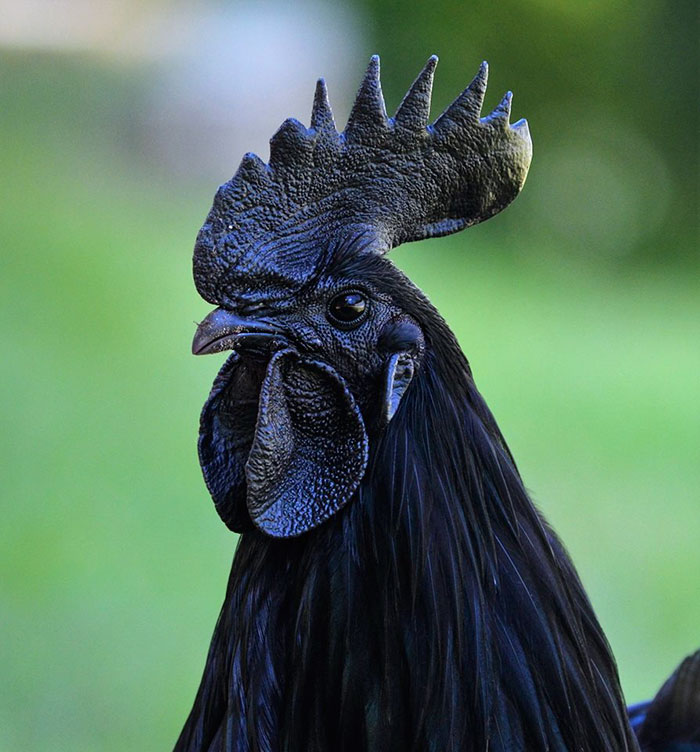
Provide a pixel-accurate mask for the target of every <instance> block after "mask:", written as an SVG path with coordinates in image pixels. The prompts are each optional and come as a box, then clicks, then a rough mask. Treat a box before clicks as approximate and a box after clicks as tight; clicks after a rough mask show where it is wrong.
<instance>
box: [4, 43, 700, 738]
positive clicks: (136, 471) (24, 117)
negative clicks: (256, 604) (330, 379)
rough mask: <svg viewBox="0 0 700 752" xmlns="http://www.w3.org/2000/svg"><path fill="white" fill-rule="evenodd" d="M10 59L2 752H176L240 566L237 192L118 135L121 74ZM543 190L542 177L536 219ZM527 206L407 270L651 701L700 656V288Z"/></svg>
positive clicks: (669, 266) (418, 258) (673, 257)
mask: <svg viewBox="0 0 700 752" xmlns="http://www.w3.org/2000/svg"><path fill="white" fill-rule="evenodd" d="M0 62H1V63H2V66H1V69H2V71H3V77H2V79H1V82H2V93H3V107H4V110H3V114H4V116H3V119H2V121H1V123H0V136H1V137H2V141H3V143H4V144H5V147H4V150H3V155H2V161H3V164H2V170H0V194H1V195H2V196H3V200H2V222H1V223H0V248H2V274H0V311H1V314H2V315H1V317H0V327H1V328H0V331H1V333H2V344H3V357H2V360H1V361H0V386H1V389H2V403H1V407H0V410H1V412H0V416H1V419H2V426H3V430H2V432H0V457H2V460H1V463H2V471H1V473H0V493H1V496H0V502H1V503H2V525H1V526H0V569H1V571H2V578H1V579H0V666H1V670H2V676H3V681H2V688H1V689H0V749H4V750H44V749H56V750H58V749H70V750H73V751H74V752H80V751H81V750H86V751H87V750H90V751H92V750H96V749H99V750H107V751H108V750H115V751H116V750H125V749H164V748H169V746H171V745H172V743H173V742H174V740H175V738H176V736H177V733H178V732H179V727H180V725H181V723H182V722H183V720H184V718H185V715H186V713H187V711H188V709H189V706H190V704H191V702H192V699H193V697H194V693H195V690H196V687H197V683H198V680H199V676H200V672H201V669H202V667H203V665H204V657H205V654H206V649H207V646H208V641H209V637H210V634H211V631H212V629H213V625H214V622H215V619H216V616H217V613H218V609H219V606H220V602H221V600H222V598H223V594H224V588H225V582H226V578H227V575H228V569H229V564H230V559H231V555H232V553H233V549H234V546H235V538H234V536H233V535H231V534H230V533H228V532H227V531H226V530H225V529H224V527H223V525H222V524H221V523H220V521H219V519H218V517H217V516H216V513H215V511H214V509H213V505H212V504H211V502H210V500H209V498H208V495H207V493H206V490H205V488H204V484H203V482H202V480H201V477H200V473H199V468H198V464H197V458H196V444H195V442H196V432H197V420H198V413H199V409H200V407H201V405H202V403H203V401H204V399H205V397H206V395H207V393H208V390H209V386H210V383H211V381H212V380H213V377H214V375H215V372H216V370H217V367H218V364H219V361H221V360H222V358H223V356H217V357H211V358H193V357H191V356H190V354H189V345H190V341H191V336H192V334H193V332H194V326H195V325H194V322H195V321H197V320H199V319H201V318H202V317H203V315H204V314H205V313H206V312H207V310H208V307H207V305H206V304H205V303H204V302H203V301H201V300H199V299H198V298H197V296H196V293H195V291H194V287H193V285H192V282H191V278H190V254H191V247H192V244H193V239H194V234H195V232H196V230H197V228H198V227H199V225H200V223H201V221H202V219H203V216H204V215H205V213H206V211H207V210H208V207H209V204H210V200H211V196H212V194H213V189H214V187H215V186H214V184H212V183H211V181H204V182H198V181H196V180H191V181H185V180H178V181H173V180H170V179H168V178H167V176H164V175H163V174H161V173H159V172H158V170H153V169H151V167H150V166H149V165H148V164H143V163H140V161H139V155H138V154H136V155H134V154H131V153H129V151H128V148H126V147H125V145H124V144H123V143H121V142H120V139H119V138H118V137H115V132H114V130H113V125H114V123H115V122H120V117H123V115H122V114H121V113H120V110H119V103H120V101H121V100H120V93H119V92H120V86H122V85H123V84H122V78H123V77H122V75H121V74H119V75H116V74H114V73H113V72H112V71H110V69H109V68H103V67H101V66H99V65H98V66H96V65H94V64H93V63H92V62H90V64H86V62H85V61H84V60H80V59H77V60H68V61H65V60H63V61H59V62H57V61H56V60H54V59H52V58H45V57H39V58H37V57H35V56H24V55H19V54H12V55H5V56H3V57H2V59H1V60H0ZM543 179H544V176H543V175H542V173H538V170H537V156H536V157H535V163H534V168H533V173H532V175H531V178H530V181H529V183H528V186H527V188H526V196H527V191H532V192H533V193H535V194H536V192H537V190H538V188H537V186H538V181H541V180H543ZM526 196H524V197H523V198H522V199H520V200H518V201H517V202H516V203H515V204H514V205H513V206H512V207H511V208H510V209H509V210H508V213H507V218H496V219H494V220H493V222H492V223H489V224H488V225H485V226H484V227H477V228H473V229H471V230H469V231H468V233H465V234H461V235H458V236H455V237H453V238H449V239H444V240H439V241H430V242H425V243H421V244H417V245H411V246H407V247H405V248H402V249H399V250H398V251H396V252H395V254H394V259H395V260H396V262H397V263H398V264H399V265H400V266H401V267H402V268H403V269H405V270H406V271H407V272H408V274H409V275H410V276H411V278H412V279H413V280H414V281H415V282H416V283H417V284H418V285H419V286H421V287H422V288H423V289H424V290H425V291H426V292H427V293H428V294H429V296H430V297H431V299H432V300H433V302H434V303H435V304H436V305H437V307H438V308H439V309H440V310H441V312H442V313H443V314H444V315H445V317H446V318H447V320H448V321H449V322H450V323H451V324H452V326H453V327H454V329H455V331H456V332H457V334H458V336H459V338H460V341H461V343H462V345H463V347H464V350H465V352H466V353H467V355H468V357H469V359H470V362H471V364H472V367H473V369H474V372H475V376H476V379H477V384H478V385H479V386H480V388H481V390H482V392H483V393H484V395H485V397H486V399H487V401H488V403H489V405H490V406H491V408H492V410H493V411H494V413H495V415H496V418H497V419H498V420H499V423H500V425H501V428H502V430H503V432H504V434H505V436H506V438H507V440H508V441H509V443H510V446H511V449H512V450H513V453H514V455H515V457H516V459H517V461H518V463H519V467H520V470H521V472H522V474H523V477H524V478H525V481H526V483H527V485H528V487H529V488H530V489H531V491H532V494H533V497H534V498H535V499H536V501H537V503H538V504H539V506H540V507H541V509H542V510H543V511H544V512H545V514H546V516H547V517H548V518H549V520H550V521H551V522H552V523H553V525H554V527H555V528H556V529H557V531H558V532H559V533H560V535H561V537H562V538H563V540H564V542H565V543H566V545H567V546H568V548H569V550H570V552H571V554H572V555H573V558H574V560H575V562H576V564H577V566H578V568H579V570H580V573H581V575H582V578H583V580H584V583H585V585H586V586H587V588H588V591H589V593H590V596H591V599H592V601H593V604H594V606H595V608H596V610H597V612H598V614H599V617H600V619H601V621H602V623H603V626H604V627H605V629H606V631H607V634H608V636H609V639H610V641H611V643H612V646H613V649H614V652H615V654H616V656H617V658H618V661H619V665H620V670H621V674H622V680H623V685H624V687H625V690H626V693H627V697H628V700H629V701H631V702H632V701H637V700H641V699H643V698H646V697H648V696H649V695H650V694H652V693H653V692H654V691H655V690H656V689H657V688H658V686H659V685H660V684H661V682H662V681H663V680H664V678H665V677H666V676H667V674H668V673H669V672H670V671H671V670H672V669H673V667H674V666H675V664H676V663H677V662H678V661H679V660H680V659H681V658H682V657H683V655H684V654H686V653H687V652H689V651H691V650H693V649H695V648H696V647H698V646H700V627H699V626H698V625H700V586H699V578H698V573H699V572H700V517H699V515H698V506H699V504H698V502H699V498H698V497H699V489H700V456H699V452H700V449H699V448H700V419H699V408H698V397H699V396H700V389H699V386H700V384H699V378H700V377H699V374H700V348H699V347H698V342H700V338H699V337H698V335H699V334H700V331H699V329H700V295H699V294H698V293H699V289H698V275H697V265H696V263H695V260H694V258H693V257H692V254H690V253H689V251H688V246H681V245H678V244H674V243H673V242H671V241H669V242H668V243H667V245H666V247H665V250H664V254H665V257H662V258H661V261H659V259H658V258H657V259H656V260H654V261H653V262H647V261H646V260H643V261H641V262H640V261H638V260H637V261H634V260H625V261H624V263H620V262H618V261H617V260H613V261H612V262H610V261H607V260H605V259H594V260H591V259H590V258H583V257H581V256H580V255H576V254H575V253H573V254H572V253H570V252H569V249H568V248H567V247H566V245H563V244H562V243H561V239H560V238H558V237H556V236H554V235H551V236H548V235H547V234H546V233H545V234H542V233H540V234H536V233H535V234H533V233H532V232H525V231H522V232H521V231H520V229H519V228H521V227H527V226H528V221H529V217H530V213H531V204H529V203H528V199H527V198H526ZM686 237H692V231H691V232H690V235H688V234H686ZM679 259H680V260H679Z"/></svg>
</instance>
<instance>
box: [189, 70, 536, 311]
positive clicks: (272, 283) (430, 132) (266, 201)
mask: <svg viewBox="0 0 700 752" xmlns="http://www.w3.org/2000/svg"><path fill="white" fill-rule="evenodd" d="M436 63H437V58H435V57H433V58H431V59H430V60H429V61H428V64H427V65H426V66H425V68H424V69H423V71H422V72H421V74H420V76H419V77H418V79H417V80H416V82H415V83H414V85H413V86H412V87H411V89H410V91H409V92H408V94H407V95H406V97H405V98H404V100H403V102H402V104H401V106H400V107H399V109H398V111H397V113H396V116H395V117H394V118H388V117H387V115H386V110H385V107H384V100H383V98H382V93H381V86H380V83H379V59H378V58H377V57H374V58H372V61H371V62H370V66H369V68H368V70H367V75H366V76H365V79H364V81H363V83H362V86H361V88H360V92H359V94H358V97H357V100H356V101H355V105H354V107H353V109H352V112H351V114H350V118H349V120H348V124H347V127H346V128H345V131H344V132H343V133H338V132H337V131H336V128H335V124H334V122H333V116H332V114H331V110H330V106H329V104H328V99H327V96H326V91H325V85H324V84H323V82H322V81H320V82H319V85H318V88H317V91H316V98H315V101H314V109H313V113H312V116H311V127H310V128H308V129H307V128H305V127H304V126H303V125H302V124H301V123H299V122H298V121H296V120H293V119H290V120H287V121H285V123H284V124H283V125H282V126H281V128H280V129H279V130H278V131H277V133H276V134H275V135H274V136H273V137H272V140H271V141H270V162H269V164H268V165H266V164H264V163H263V162H262V161H261V160H260V159H259V158H258V157H256V156H255V155H253V154H248V155H246V156H245V157H244V159H243V161H242V163H241V165H240V167H239V169H238V172H237V173H236V175H235V176H234V177H233V178H232V179H231V180H230V181H229V182H228V183H226V184H224V185H223V186H221V188H220V189H219V191H218V193H217V194H216V198H215V200H214V205H213V207H212V210H211V212H210V214H209V216H208V218H207V221H206V222H205V224H204V226H203V227H202V229H201V231H200V233H199V237H198V239H197V245H196V248H195V256H194V277H195V281H196V284H197V289H198V290H199V292H200V294H201V295H202V297H204V298H205V299H206V300H208V301H210V302H212V303H216V304H219V305H222V304H225V305H226V304H242V303H243V304H244V303H245V302H246V301H248V300H256V301H258V300H259V299H260V296H261V293H263V294H264V296H265V298H266V299H267V300H269V301H279V300H284V299H287V298H289V296H292V295H294V294H295V293H296V292H298V291H299V290H300V289H302V288H303V287H304V285H305V284H306V283H307V282H308V281H309V279H312V278H313V277H314V276H316V275H317V274H318V273H319V270H320V268H322V267H323V266H324V265H327V264H328V262H329V258H328V256H329V253H331V251H332V249H331V248H329V243H331V244H332V245H333V246H336V247H337V246H338V245H342V244H343V243H346V242H348V241H350V240H351V241H352V242H357V239H358V238H359V237H364V238H365V241H364V242H365V244H366V245H367V246H368V247H370V248H371V250H372V251H373V252H382V253H383V252H386V251H388V250H390V249H391V248H393V247H395V246H397V245H399V244H400V243H403V242H406V241H411V240H420V239H421V238H425V237H430V236H437V235H445V234H447V233H451V232H456V231H457V230H461V229H463V228H465V227H468V226H469V225H473V224H476V223H477V222H480V221H482V220H484V219H488V218H489V217H491V216H493V215H494V214H496V213H497V212H499V211H500V210H501V209H503V208H504V207H505V206H507V205H508V204H509V203H510V202H511V201H512V200H513V199H514V198H515V196H516V195H517V194H518V192H519V191H520V189H521V187H522V185H523V183H524V182H525V177H526V175H527V170H528V167H529V165H530V159H531V156H532V146H531V142H530V136H529V132H528V128H527V123H526V122H525V121H524V120H521V121H519V122H518V123H516V124H515V125H512V126H511V125H510V124H509V122H508V118H509V114H510V100H511V95H510V92H508V94H507V95H506V96H505V97H504V99H503V101H502V102H501V103H500V104H499V106H498V107H497V108H496V109H495V110H494V111H493V112H492V113H491V114H489V115H488V116H486V117H484V118H481V117H480V113H481V105H482V102H483V99H484V94H485V92H486V78H487V68H486V64H483V65H482V67H481V69H480V71H479V73H478V75H477V76H476V78H475V79H474V81H472V83H471V84H470V86H469V87H468V88H467V89H466V90H465V91H464V93H463V94H462V95H461V96H460V97H458V98H457V99H456V100H455V102H454V103H453V104H452V105H451V106H450V107H449V108H448V109H447V110H446V111H445V112H444V113H443V114H442V115H441V116H440V117H439V118H438V119H437V120H436V121H435V123H433V124H432V125H429V124H428V117H429V110H430V92H431V88H432V79H433V72H434V69H435V65H436Z"/></svg>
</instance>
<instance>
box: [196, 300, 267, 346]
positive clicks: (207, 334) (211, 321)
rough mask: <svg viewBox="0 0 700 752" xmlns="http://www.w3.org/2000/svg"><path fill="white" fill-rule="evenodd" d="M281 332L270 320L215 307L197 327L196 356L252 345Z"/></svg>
mask: <svg viewBox="0 0 700 752" xmlns="http://www.w3.org/2000/svg"><path fill="white" fill-rule="evenodd" d="M280 334H281V331H280V330H279V329H278V328H277V327H276V326H274V325H273V324H270V323H268V322H267V321H255V320H253V319H245V318H242V317H241V316H237V315H236V314H235V313H234V312H233V311H229V310H227V309H226V308H215V309H214V310H213V311H212V312H211V313H210V314H209V315H208V316H207V317H206V318H205V319H204V320H203V321H202V322H201V324H200V325H199V326H198V327H197V331H196V332H195V335H194V339H193V340H192V353H193V354H194V355H207V354H209V353H217V352H223V351H224V350H233V349H235V348H236V347H239V346H240V345H241V344H243V343H244V342H246V343H248V344H256V343H260V342H261V340H263V341H269V340H270V339H273V338H274V337H275V336H277V337H278V338H279V336H280Z"/></svg>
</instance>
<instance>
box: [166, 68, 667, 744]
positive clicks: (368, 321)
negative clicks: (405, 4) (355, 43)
mask: <svg viewBox="0 0 700 752" xmlns="http://www.w3.org/2000/svg"><path fill="white" fill-rule="evenodd" d="M435 62H436V59H435V58H431V60H430V61H429V62H428V64H427V65H426V67H425V69H424V70H423V71H422V72H421V74H420V76H419V77H418V79H417V80H416V82H415V83H414V85H413V86H412V88H411V90H410V91H409V93H408V94H407V96H406V98H405V99H404V101H403V103H402V105H401V107H400V108H399V110H398V112H397V114H396V116H395V118H391V119H390V118H387V117H386V113H385V112H384V105H383V100H382V99H381V90H380V87H379V79H378V61H377V60H376V59H374V58H373V60H372V62H371V63H370V67H369V69H368V72H367V75H366V76H365V79H364V81H363V84H362V87H361V89H360V93H359V94H358V98H357V100H356V102H355V106H354V107H353V112H352V114H351V116H350V121H349V123H348V126H347V127H346V130H345V132H344V133H343V134H338V133H337V132H336V130H335V126H334V124H333V120H332V115H331V114H330V108H329V106H328V103H327V99H326V95H325V88H324V86H323V84H322V83H320V84H319V87H318V88H317V94H316V99H315V102H314V110H313V114H312V124H311V128H310V129H308V130H307V129H305V128H303V126H301V125H300V124H298V123H296V121H287V122H286V123H285V124H284V125H283V126H282V128H281V129H280V131H278V133H277V134H276V135H275V137H273V140H272V142H271V159H270V165H269V166H265V165H262V163H261V162H260V161H259V160H257V158H255V157H252V156H251V155H248V156H246V157H245V158H244V161H243V163H242V165H241V168H240V169H239V172H238V173H237V175H236V176H235V177H234V178H233V180H232V181H230V182H229V183H228V184H226V185H225V186H222V188H221V189H220V191H219V193H218V194H217V198H216V200H215V203H214V207H213V209H212V212H211V213H210V216H209V217H208V219H207V222H206V223H205V225H204V227H203V229H202V231H201V232H200V236H199V238H198V243H197V247H196V249H195V279H196V281H197V285H198V288H199V290H200V292H201V293H202V294H203V296H204V297H205V298H206V299H207V300H209V301H210V302H212V303H215V304H216V305H217V306H218V307H217V309H216V310H215V311H214V312H213V313H212V314H210V316H209V317H207V319H205V321H204V322H202V324H201V325H200V327H199V329H198V333H197V335H196V337H195V343H194V345H193V349H194V351H195V352H197V353H204V352H215V351H221V350H228V349H231V350H233V353H232V354H231V356H230V357H229V360H228V361H227V362H226V364H225V365H224V367H223V368H222V370H221V372H220V373H219V376H218V377H217V380H216V382H215V384H214V387H213V389H212V393H211V395H210V398H209V400H208V401H207V404H206V405H205V407H204V410H203V412H202V419H201V429H200V444H199V451H200V460H201V463H202V468H203V472H204V477H205V480H206V482H207V486H208V488H209V490H210V492H211V494H212V497H213V500H214V503H215V505H216V508H217V510H218V512H219V514H220V515H221V517H222V519H223V520H224V522H225V523H226V524H227V525H228V526H229V527H230V528H231V529H233V530H236V531H237V532H239V533H241V535H240V540H239V544H238V548H237V551H236V554H235V557H234V562H233V567H232V571H231V576H230V579H229V583H228V587H227V592H226V598H225V601H224V605H223V608H222V611H221V615H220V617H219V620H218V623H217V625H216V629H215V632H214V636H213V639H212V643H211V647H210V651H209V655H208V658H207V663H206V667H205V670H204V675H203V678H202V682H201V685H200V688H199V691H198V693H197V697H196V700H195V703H194V707H193V709H192V712H191V714H190V716H189V718H188V720H187V722H186V724H185V727H184V729H183V731H182V733H181V736H180V738H179V740H178V742H177V745H176V750H181V751H184V750H188V751H190V752H194V751H195V750H211V751H212V752H214V751H217V752H218V751H219V750H221V751H223V750H228V751H231V752H233V751H235V752H248V751H250V752H253V751H256V752H257V751H258V750H264V751H269V752H276V751H277V750H279V751H282V750H284V751H285V752H297V751H298V752H302V751H303V752H322V751H323V752H325V751H327V750H334V751H336V750H337V751H338V752H342V751H343V750H347V751H348V752H350V751H351V750H352V751H353V752H361V751H362V750H366V751H367V752H370V751H372V752H375V751H376V752H380V751H381V752H393V751H394V750H396V752H399V751H402V752H403V751H404V750H416V751H418V750H420V751H423V750H435V752H457V751H458V750H460V751H461V750H466V751H471V750H473V751H474V752H477V751H478V752H482V751H483V750H492V751H493V752H513V751H517V750H551V751H552V752H560V751H561V752H569V751H571V752H573V750H577V751H581V752H589V751H590V752H601V750H611V751H614V752H623V751H624V750H630V751H636V750H638V749H639V747H638V742H637V739H636V736H635V734H634V732H633V731H632V727H631V726H630V723H629V720H628V716H627V711H626V709H625V706H624V702H623V698H622V692H621V689H620V686H619V680H618V675H617V669H616V666H615V662H614V659H613V657H612V655H611V652H610V649H609V646H608V644H607V642H606V640H605V637H604V635H603V633H602V630H601V628H600V626H599V624H598V622H597V620H596V617H595V615H594V612H593V610H592V608H591V605H590V603H589V601H588V599H587V597H586V594H585V592H584V590H583V587H582V585H581V583H580V581H579V579H578V576H577V574H576V572H575V569H574V567H573V565H572V563H571V561H570V559H569V557H568V555H567V554H566V552H565V550H564V549H563V547H562V545H561V543H560V542H559V540H558V539H557V537H556V535H555V534H554V533H553V532H552V531H551V529H550V528H549V527H548V526H547V524H546V523H545V522H544V520H543V519H542V517H541V516H540V514H539V513H538V511H537V510H536V509H535V507H534V505H533V504H532V502H531V500H530V499H529V497H528V495H527V493H526V491H525V489H524V487H523V484H522V481H521V479H520V476H519V474H518V471H517V468H516V466H515V463H514V461H513V459H512V457H511V454H510V452H509V450H508V447H507V445H506V443H505V441H504V439H503V437H502V435H501V433H500V431H499V429H498V427H497V425H496V422H495V420H494V418H493V416H492V415H491V413H490V412H489V410H488V408H487V407H486V405H485V403H484V401H483V399H482V398H481V396H480V395H479V392H478V391H477V389H476V386H475V384H474V380H473V378H472V374H471V371H470V368H469V365H468V362H467V360H466V359H465V357H464V355H463V354H462V352H461V350H460V348H459V345H458V343H457V341H456V339H455V337H454V335H453V334H452V332H451V331H450V329H449V328H448V326H447V324H446V323H445V322H444V321H443V319H442V318H441V317H440V315H439V313H438V312H437V311H436V310H435V309H434V307H433V306H432V305H431V304H430V303H429V301H428V300H427V299H426V298H425V296H424V295H423V294H422V293H421V292H420V291H419V290H418V289H417V288H416V287H415V286H414V285H413V284H412V283H411V282H410V281H409V280H408V279H407V278H406V277H405V276H404V275H403V274H402V273H401V272H399V271H398V270H397V269H396V268H395V267H394V266H393V265H392V263H391V262H390V261H389V260H388V259H387V258H386V255H385V254H386V252H387V251H388V250H389V249H390V248H391V247H393V246H395V245H397V244H398V243H400V242H405V241H407V240H416V239H420V238H422V237H428V236H430V235H441V234H446V233H448V232H454V231H456V230H459V229H462V228H463V227H466V226H469V225H470V224H474V223H475V222H478V221H481V220H483V219H486V218H488V217H490V216H492V215H493V214H495V213H496V212H497V211H499V210H500V209H502V208H503V207H504V206H505V205H506V204H507V203H509V202H510V201H511V200H512V199H513V198H514V197H515V195H517V192H518V191H519V190H520V188H521V186H522V184H523V182H524V179H525V175H526V173H527V168H528V166H529V161H530V154H531V146H530V140H529V134H528V133H527V125H526V124H524V121H520V122H519V123H516V124H515V125H514V126H511V125H510V124H509V122H508V112H509V109H510V96H509V95H507V96H506V98H504V100H503V102H502V103H501V105H499V107H498V108H497V109H496V110H495V111H494V113H491V115H489V116H487V117H485V118H481V117H480V107H481V102H482V101H483V96H484V91H485V85H486V69H485V67H484V66H482V69H481V71H480V73H479V75H478V76H477V77H476V78H475V79H474V81H473V82H472V84H471V85H470V87H468V88H467V89H466V90H465V92H464V93H463V94H462V95H461V96H460V97H459V98H458V99H457V100H456V101H455V103H454V104H453V105H451V107H450V108H448V110H447V111H446V112H445V113H444V114H443V115H442V116H441V117H440V118H439V119H438V120H437V121H436V122H435V123H434V124H433V125H428V123H427V111H428V109H429V103H430V86H431V83H432V74H433V70H434V67H435ZM660 749H661V748H659V750H660Z"/></svg>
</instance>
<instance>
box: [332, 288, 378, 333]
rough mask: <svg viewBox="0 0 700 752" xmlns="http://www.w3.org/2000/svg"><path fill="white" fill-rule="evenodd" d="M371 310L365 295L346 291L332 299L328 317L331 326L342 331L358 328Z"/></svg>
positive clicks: (354, 291)
mask: <svg viewBox="0 0 700 752" xmlns="http://www.w3.org/2000/svg"><path fill="white" fill-rule="evenodd" d="M368 309H369V305H368V301H367V298H366V296H365V295H363V294H362V293H361V292H358V291H357V290H345V292H341V293H340V294H338V295H336V296H335V297H333V298H331V301H330V303H329V304H328V311H327V316H328V320H329V321H330V322H331V324H334V325H335V326H338V327H340V328H341V329H349V328H352V327H355V326H358V325H359V324H360V322H361V321H362V320H363V319H364V318H365V315H366V314H367V311H368Z"/></svg>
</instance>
